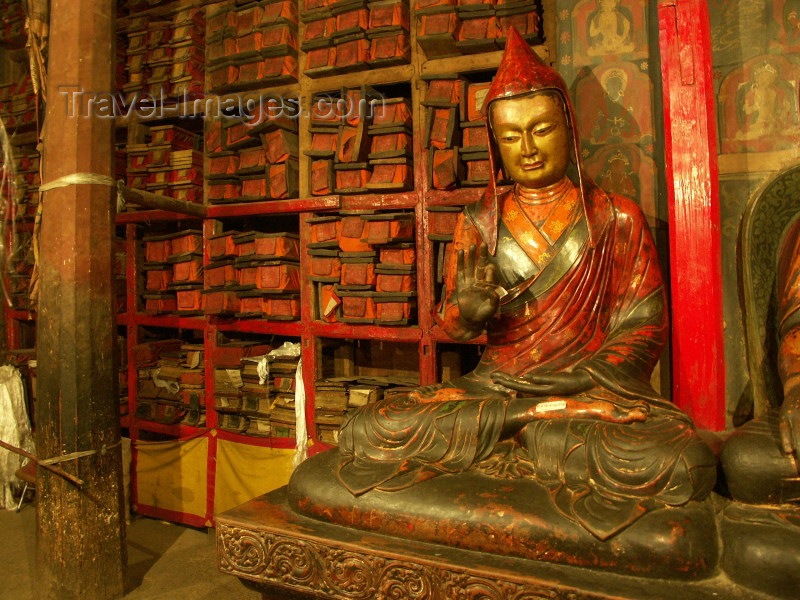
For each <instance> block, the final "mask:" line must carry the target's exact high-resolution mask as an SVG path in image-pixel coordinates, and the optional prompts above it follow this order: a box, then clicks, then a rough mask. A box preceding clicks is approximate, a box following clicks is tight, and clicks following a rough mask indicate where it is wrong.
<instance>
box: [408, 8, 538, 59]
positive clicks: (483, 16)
mask: <svg viewBox="0 0 800 600" xmlns="http://www.w3.org/2000/svg"><path fill="white" fill-rule="evenodd" d="M541 11H542V9H541V4H540V2H539V1H538V0H533V1H531V0H512V1H510V2H504V1H503V0H499V1H495V0H458V1H457V2H456V0H416V5H415V11H414V14H415V15H416V18H417V41H418V42H419V45H420V48H422V51H423V52H424V53H425V56H426V57H427V58H428V59H429V60H430V59H432V58H441V57H445V56H457V55H459V54H472V53H475V52H491V51H493V50H498V49H500V48H503V47H504V46H505V41H506V37H507V36H508V29H509V27H511V26H512V25H513V26H514V27H515V28H516V29H517V31H518V32H519V33H520V34H521V35H522V37H523V38H525V39H526V40H527V41H528V43H530V44H537V43H541V36H542V32H541V22H542V18H541Z"/></svg>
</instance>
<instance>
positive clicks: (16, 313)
mask: <svg viewBox="0 0 800 600" xmlns="http://www.w3.org/2000/svg"><path fill="white" fill-rule="evenodd" d="M6 315H8V318H9V319H16V320H18V321H35V320H36V311H33V310H19V309H17V308H9V309H7V311H6ZM9 348H17V346H16V345H9Z"/></svg>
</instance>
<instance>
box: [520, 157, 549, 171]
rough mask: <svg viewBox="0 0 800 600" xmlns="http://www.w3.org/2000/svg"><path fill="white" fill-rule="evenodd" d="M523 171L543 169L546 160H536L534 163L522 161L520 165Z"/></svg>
mask: <svg viewBox="0 0 800 600" xmlns="http://www.w3.org/2000/svg"><path fill="white" fill-rule="evenodd" d="M520 166H521V167H522V170H523V171H533V170H535V169H541V168H542V167H543V166H544V161H541V160H537V161H536V162H532V163H522V165H520Z"/></svg>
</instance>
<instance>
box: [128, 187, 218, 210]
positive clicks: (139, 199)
mask: <svg viewBox="0 0 800 600" xmlns="http://www.w3.org/2000/svg"><path fill="white" fill-rule="evenodd" d="M117 192H118V193H120V194H122V197H123V198H124V199H125V202H130V203H131V204H137V205H139V206H141V207H142V208H151V209H155V210H169V211H172V212H176V213H181V214H183V215H192V216H194V217H201V218H205V216H206V215H207V214H208V208H207V207H206V206H205V205H203V204H194V203H193V202H186V201H185V200H177V199H175V198H170V197H169V196H162V195H161V194H154V193H152V192H146V191H144V190H137V189H133V188H129V187H125V186H124V185H122V182H120V183H119V184H118V185H117Z"/></svg>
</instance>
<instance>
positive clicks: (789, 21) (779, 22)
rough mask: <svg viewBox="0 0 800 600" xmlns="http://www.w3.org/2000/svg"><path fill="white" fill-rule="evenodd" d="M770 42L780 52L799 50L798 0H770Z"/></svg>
mask: <svg viewBox="0 0 800 600" xmlns="http://www.w3.org/2000/svg"><path fill="white" fill-rule="evenodd" d="M771 30H772V32H771V33H772V35H770V43H771V45H772V46H773V47H775V46H777V47H778V48H780V50H781V51H782V52H800V0H774V1H773V2H772V23H771Z"/></svg>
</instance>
